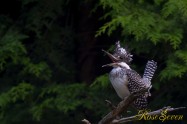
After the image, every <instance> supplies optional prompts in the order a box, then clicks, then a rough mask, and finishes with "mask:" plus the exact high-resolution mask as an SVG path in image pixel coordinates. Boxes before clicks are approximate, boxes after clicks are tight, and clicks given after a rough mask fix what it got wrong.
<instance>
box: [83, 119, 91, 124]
mask: <svg viewBox="0 0 187 124" xmlns="http://www.w3.org/2000/svg"><path fill="white" fill-rule="evenodd" d="M82 122H84V123H85V124H91V123H90V122H89V121H88V120H86V119H83V120H82Z"/></svg>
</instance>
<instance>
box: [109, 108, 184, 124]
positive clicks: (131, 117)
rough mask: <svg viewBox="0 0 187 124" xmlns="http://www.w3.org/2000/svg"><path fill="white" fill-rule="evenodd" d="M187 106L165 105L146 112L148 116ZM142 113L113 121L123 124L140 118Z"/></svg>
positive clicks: (114, 123)
mask: <svg viewBox="0 0 187 124" xmlns="http://www.w3.org/2000/svg"><path fill="white" fill-rule="evenodd" d="M185 108H186V107H178V108H171V107H170V106H167V107H164V108H162V109H159V110H156V111H152V112H149V113H146V115H148V116H153V115H161V113H162V111H164V110H166V111H167V112H172V111H177V110H181V109H185ZM142 115H143V114H139V115H135V116H130V117H126V118H121V119H119V120H117V119H115V120H113V121H112V123H113V124H116V123H117V124H121V123H126V122H130V121H136V120H139V118H140V117H142Z"/></svg>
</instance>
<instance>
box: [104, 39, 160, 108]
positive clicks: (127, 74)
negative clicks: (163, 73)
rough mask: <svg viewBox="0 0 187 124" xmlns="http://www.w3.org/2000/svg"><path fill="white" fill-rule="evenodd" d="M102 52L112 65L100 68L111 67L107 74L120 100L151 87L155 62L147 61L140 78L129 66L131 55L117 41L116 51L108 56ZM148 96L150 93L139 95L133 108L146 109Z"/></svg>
mask: <svg viewBox="0 0 187 124" xmlns="http://www.w3.org/2000/svg"><path fill="white" fill-rule="evenodd" d="M103 51H104V50H103ZM104 52H105V53H106V54H107V55H108V56H109V57H110V58H111V60H112V62H113V63H110V64H106V65H103V66H102V67H106V66H112V67H113V69H112V71H111V72H110V74H109V79H110V82H111V84H112V86H113V87H114V89H115V91H116V92H117V94H118V96H119V97H120V98H121V99H124V98H125V97H127V96H128V95H130V94H131V93H133V92H137V91H139V90H141V89H142V88H149V87H150V88H151V87H152V85H151V79H152V77H153V75H154V72H155V70H156V68H157V63H156V62H154V61H153V60H151V61H148V62H147V65H146V67H145V71H144V75H143V77H141V76H140V75H139V74H138V73H137V72H136V71H135V70H133V69H131V68H130V66H129V64H130V62H131V61H132V55H131V54H130V53H129V52H128V51H126V50H125V49H124V48H122V47H121V46H120V43H119V41H118V42H117V43H116V49H115V50H114V53H113V54H110V53H109V52H107V51H104ZM150 88H149V89H150ZM150 95H151V94H150V91H148V92H147V93H145V94H143V95H140V96H139V97H138V98H137V99H136V100H135V101H134V102H133V106H134V107H135V108H137V109H144V108H146V107H147V97H148V96H150Z"/></svg>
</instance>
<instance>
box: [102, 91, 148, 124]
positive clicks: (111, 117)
mask: <svg viewBox="0 0 187 124" xmlns="http://www.w3.org/2000/svg"><path fill="white" fill-rule="evenodd" d="M148 89H149V88H146V89H142V90H140V91H138V92H134V93H132V94H130V95H129V96H128V97H127V98H125V99H124V100H123V101H121V102H120V103H119V104H118V105H117V107H116V108H115V109H114V110H112V111H111V112H109V113H108V114H107V115H106V116H104V117H103V118H102V120H100V121H99V124H109V123H111V122H112V121H113V120H114V119H115V118H116V117H117V116H118V115H120V114H121V113H122V112H124V111H126V110H127V108H128V107H129V106H130V105H131V103H132V102H133V101H134V100H135V99H136V98H137V97H138V96H139V95H141V94H143V93H145V92H147V91H148Z"/></svg>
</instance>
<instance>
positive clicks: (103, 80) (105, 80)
mask: <svg viewBox="0 0 187 124" xmlns="http://www.w3.org/2000/svg"><path fill="white" fill-rule="evenodd" d="M109 82H110V81H109V77H108V74H104V75H101V76H99V77H97V78H96V79H95V81H94V82H93V83H92V84H91V87H98V86H99V87H108V86H109Z"/></svg>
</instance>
